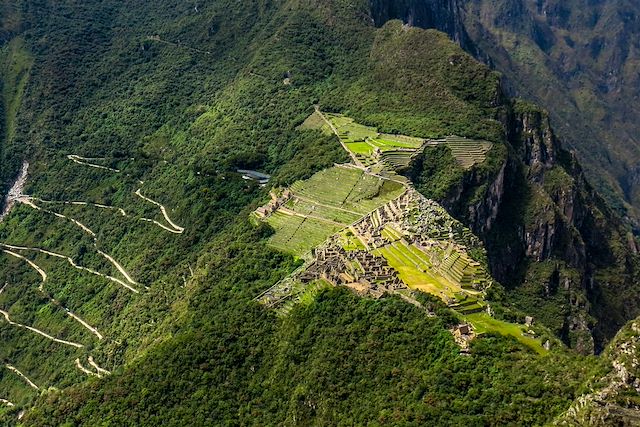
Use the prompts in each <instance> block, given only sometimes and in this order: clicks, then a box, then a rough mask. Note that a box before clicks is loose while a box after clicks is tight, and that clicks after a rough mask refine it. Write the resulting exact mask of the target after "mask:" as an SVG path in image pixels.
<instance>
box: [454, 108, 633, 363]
mask: <svg viewBox="0 0 640 427" xmlns="http://www.w3.org/2000/svg"><path fill="white" fill-rule="evenodd" d="M504 102H505V106H506V107H505V109H506V110H507V111H508V114H506V116H505V117H504V118H502V119H501V120H502V122H503V125H504V128H505V131H506V135H505V139H506V140H507V150H506V154H505V155H504V156H503V157H500V156H497V157H496V156H494V158H492V159H490V160H488V161H487V162H488V163H491V164H489V165H484V166H483V167H480V168H475V169H472V170H471V171H468V172H467V173H466V174H465V175H464V177H463V179H461V180H460V182H459V183H458V184H457V186H456V187H455V188H453V189H452V190H451V191H450V192H449V196H448V197H446V198H445V199H444V200H441V202H442V203H443V205H444V206H445V207H447V209H449V210H450V212H453V213H454V214H455V215H456V216H457V217H458V218H459V219H461V220H463V221H464V222H465V223H466V224H468V225H469V226H470V228H472V229H473V230H474V232H475V233H476V234H478V235H479V236H481V237H482V238H483V239H484V241H485V244H486V246H487V248H488V252H489V258H490V265H491V269H492V273H493V275H494V276H495V277H496V278H497V279H498V280H499V281H500V282H501V283H503V284H504V285H505V286H506V287H507V288H508V290H509V292H507V295H508V296H507V298H508V300H510V301H511V302H512V303H513V304H514V306H516V307H518V308H520V309H522V310H523V311H526V312H529V313H533V314H534V315H535V316H536V317H537V318H538V319H539V320H540V321H542V322H543V323H546V324H547V325H548V326H550V327H551V328H552V329H553V330H555V331H556V333H557V334H558V335H559V336H560V337H562V338H563V340H564V341H565V342H566V343H567V344H568V345H570V346H572V347H574V348H577V349H578V350H580V351H583V352H585V353H592V352H594V351H599V350H600V349H601V348H602V345H603V344H604V343H605V342H606V341H607V340H608V339H610V338H611V337H613V335H615V333H616V332H617V331H618V329H619V328H620V327H621V326H622V325H624V324H625V323H626V322H627V321H628V320H629V319H632V318H634V317H635V316H636V315H638V314H640V298H639V297H638V292H637V291H638V280H637V277H638V271H639V270H638V257H637V246H636V243H635V239H634V238H633V237H632V236H630V233H629V232H628V229H627V228H626V226H625V225H624V222H623V221H622V219H621V218H620V217H619V216H618V215H617V214H616V213H615V212H614V211H612V210H611V209H610V208H608V207H607V205H606V203H604V201H603V200H602V198H601V197H600V196H599V195H598V193H597V192H596V191H595V190H594V189H593V188H592V187H591V186H590V185H589V183H588V181H587V179H586V178H585V175H584V173H583V171H582V168H581V167H580V165H579V162H578V160H577V159H576V156H575V155H574V154H573V153H570V152H568V151H565V150H563V149H562V148H561V146H560V143H559V141H558V139H557V138H556V136H555V133H554V131H553V129H552V127H551V125H550V120H549V116H548V115H547V114H546V113H545V112H543V111H542V110H540V109H539V108H537V107H535V106H534V105H530V104H526V103H524V102H520V101H518V102H515V103H512V102H511V101H506V100H505V101H504Z"/></svg>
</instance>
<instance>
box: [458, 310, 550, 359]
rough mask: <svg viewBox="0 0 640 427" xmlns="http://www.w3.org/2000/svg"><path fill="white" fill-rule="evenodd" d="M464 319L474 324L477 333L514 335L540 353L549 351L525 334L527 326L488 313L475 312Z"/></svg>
mask: <svg viewBox="0 0 640 427" xmlns="http://www.w3.org/2000/svg"><path fill="white" fill-rule="evenodd" d="M463 319H464V320H465V321H467V322H469V323H471V324H472V325H473V328H474V329H475V331H476V333H478V334H483V333H487V332H495V333H498V334H501V335H506V336H510V337H514V338H515V339H517V340H518V341H519V342H521V343H522V344H524V345H526V346H527V347H529V348H531V349H532V350H534V351H535V352H537V353H538V354H546V353H548V351H547V350H545V348H544V347H542V344H541V343H540V341H538V340H537V339H535V338H531V337H528V336H525V335H523V332H525V331H526V328H525V326H523V325H518V324H515V323H509V322H504V321H502V320H498V319H494V318H493V317H491V316H489V315H488V314H487V313H475V314H469V315H467V316H464V317H463Z"/></svg>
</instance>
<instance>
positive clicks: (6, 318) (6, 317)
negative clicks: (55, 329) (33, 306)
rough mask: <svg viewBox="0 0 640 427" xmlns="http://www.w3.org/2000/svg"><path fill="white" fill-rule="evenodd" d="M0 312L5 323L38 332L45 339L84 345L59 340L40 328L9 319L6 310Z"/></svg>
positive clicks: (75, 345)
mask: <svg viewBox="0 0 640 427" xmlns="http://www.w3.org/2000/svg"><path fill="white" fill-rule="evenodd" d="M0 314H2V315H3V316H4V318H5V320H6V321H7V323H9V324H10V325H12V326H17V327H19V328H23V329H27V330H29V331H31V332H34V333H36V334H38V335H41V336H43V337H45V338H47V339H48V340H50V341H54V342H57V343H59V344H64V345H68V346H71V347H75V348H83V347H84V346H83V345H82V344H78V343H76V342H71V341H66V340H61V339H59V338H56V337H52V336H51V335H49V334H48V333H46V332H43V331H41V330H40V329H36V328H33V327H31V326H26V325H23V324H21V323H16V322H14V321H13V320H11V318H10V317H9V313H7V312H6V311H4V310H0Z"/></svg>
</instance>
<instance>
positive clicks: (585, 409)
mask: <svg viewBox="0 0 640 427" xmlns="http://www.w3.org/2000/svg"><path fill="white" fill-rule="evenodd" d="M605 359H606V361H607V363H606V364H607V365H608V366H607V369H608V371H609V372H608V373H607V374H605V375H602V376H600V377H599V378H596V379H594V381H593V382H592V384H591V387H590V389H591V390H590V392H588V393H586V394H584V395H582V396H580V397H579V398H578V399H576V401H575V402H574V403H573V405H571V407H570V408H569V409H568V410H567V411H566V412H565V413H564V414H562V415H561V416H560V417H558V418H557V419H556V420H555V422H554V423H553V424H554V425H559V426H585V425H588V426H603V427H604V426H612V425H616V426H637V425H639V424H640V404H639V403H638V402H637V398H634V397H636V396H637V395H638V393H640V321H639V320H638V319H636V320H634V321H632V322H631V323H630V324H629V325H627V326H625V328H624V329H622V330H621V331H620V333H618V335H617V336H616V339H615V340H614V341H613V342H612V343H611V345H610V347H609V348H608V349H607V351H606V354H605Z"/></svg>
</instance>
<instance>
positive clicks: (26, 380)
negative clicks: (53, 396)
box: [4, 364, 40, 390]
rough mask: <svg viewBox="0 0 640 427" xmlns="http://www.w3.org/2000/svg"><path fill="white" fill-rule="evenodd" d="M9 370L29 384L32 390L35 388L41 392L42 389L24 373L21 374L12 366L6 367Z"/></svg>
mask: <svg viewBox="0 0 640 427" xmlns="http://www.w3.org/2000/svg"><path fill="white" fill-rule="evenodd" d="M4 366H5V367H6V368H7V369H8V370H10V371H13V372H15V373H16V374H18V376H20V378H22V379H23V380H24V381H25V382H26V383H27V384H29V386H30V387H31V388H34V389H36V390H40V387H38V386H37V385H35V384H34V383H33V381H31V380H30V379H29V378H28V377H27V376H26V375H25V374H23V373H22V372H20V371H19V370H18V369H17V368H16V367H15V366H11V365H8V364H7V365H4Z"/></svg>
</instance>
